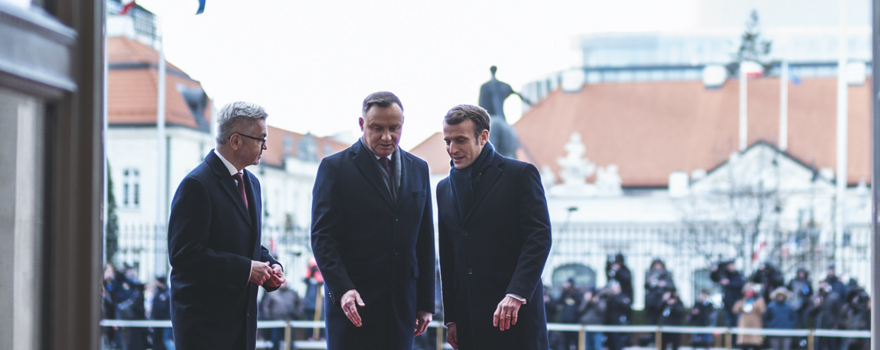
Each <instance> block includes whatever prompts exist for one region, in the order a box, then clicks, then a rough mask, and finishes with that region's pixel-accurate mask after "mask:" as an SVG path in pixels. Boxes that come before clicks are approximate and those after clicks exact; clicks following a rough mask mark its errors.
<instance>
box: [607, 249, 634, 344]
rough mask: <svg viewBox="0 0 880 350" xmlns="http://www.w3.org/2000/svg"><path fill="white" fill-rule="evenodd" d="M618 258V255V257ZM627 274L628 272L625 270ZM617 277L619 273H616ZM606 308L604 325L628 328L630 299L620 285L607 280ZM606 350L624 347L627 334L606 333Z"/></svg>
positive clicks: (630, 311)
mask: <svg viewBox="0 0 880 350" xmlns="http://www.w3.org/2000/svg"><path fill="white" fill-rule="evenodd" d="M618 256H620V255H618ZM626 271H627V272H629V270H628V269H627V270H626ZM618 275H619V273H618ZM606 295H607V296H608V297H607V299H606V300H607V302H608V308H607V309H606V311H605V324H606V325H610V326H628V325H630V324H631V322H630V320H631V319H632V298H631V297H629V296H627V295H626V294H625V293H623V288H622V287H621V286H620V283H617V281H615V280H609V282H608V287H607V288H606ZM606 336H607V337H608V349H609V350H621V349H623V347H624V346H626V338H627V337H628V336H629V333H608V334H606Z"/></svg>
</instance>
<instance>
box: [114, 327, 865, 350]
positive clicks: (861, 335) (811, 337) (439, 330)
mask: <svg viewBox="0 0 880 350" xmlns="http://www.w3.org/2000/svg"><path fill="white" fill-rule="evenodd" d="M100 325H101V327H133V328H135V327H136V328H161V327H164V328H169V327H171V321H146V320H145V321H122V320H102V321H101V324H100ZM257 328H259V329H271V328H275V329H278V328H283V329H284V342H283V343H282V347H281V349H285V350H288V349H291V347H290V346H289V345H294V346H295V348H296V349H326V348H327V346H326V343H325V342H324V341H313V340H294V331H295V330H296V329H304V330H305V331H307V332H310V331H312V330H314V329H319V328H324V322H314V321H259V322H258V323H257ZM547 329H548V330H549V331H551V332H553V331H556V332H577V333H578V350H584V349H586V334H587V333H588V332H598V333H628V334H653V335H654V339H655V341H654V345H655V347H656V349H657V350H662V349H663V343H662V342H661V341H660V339H661V335H662V334H663V333H673V334H681V335H686V334H714V335H719V336H721V337H720V339H719V340H718V341H716V342H715V343H714V344H715V345H716V346H717V347H721V348H725V349H727V350H730V349H731V348H732V347H733V341H732V340H733V339H732V337H733V335H734V334H737V335H739V334H750V335H764V336H784V337H805V338H806V339H807V346H806V350H815V349H816V337H837V338H845V339H865V338H867V339H870V338H871V332H869V331H841V330H832V329H790V330H779V329H762V328H726V327H658V326H588V325H578V324H559V323H550V324H548V325H547ZM429 332H433V333H434V334H432V336H433V338H434V342H433V344H431V345H432V346H433V347H430V346H429V347H428V348H427V349H432V350H437V349H451V348H452V347H450V346H449V344H446V335H445V328H444V327H443V325H442V324H441V323H440V322H437V321H433V322H431V323H430V325H429ZM271 345H272V344H270V343H268V342H266V341H260V342H259V344H258V348H267V347H271ZM646 349H647V348H646ZM105 350H106V349H105Z"/></svg>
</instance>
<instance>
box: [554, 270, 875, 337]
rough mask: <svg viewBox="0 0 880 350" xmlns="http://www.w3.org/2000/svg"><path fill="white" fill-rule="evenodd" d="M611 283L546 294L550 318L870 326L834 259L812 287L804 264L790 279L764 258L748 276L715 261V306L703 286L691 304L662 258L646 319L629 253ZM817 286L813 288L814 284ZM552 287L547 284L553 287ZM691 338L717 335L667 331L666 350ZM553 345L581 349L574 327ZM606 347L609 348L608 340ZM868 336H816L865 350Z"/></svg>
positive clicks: (863, 298)
mask: <svg viewBox="0 0 880 350" xmlns="http://www.w3.org/2000/svg"><path fill="white" fill-rule="evenodd" d="M605 274H606V277H607V281H608V284H607V285H606V286H605V287H602V288H597V287H595V286H585V287H581V288H578V287H576V286H575V281H574V279H569V280H568V281H567V282H565V283H564V284H563V286H562V291H561V293H559V296H558V297H555V298H554V297H553V296H551V293H550V292H546V293H545V296H544V299H545V305H546V308H547V310H546V312H547V318H548V321H549V322H558V323H570V324H583V325H615V326H616V325H633V324H646V325H660V326H695V327H712V326H731V327H738V328H764V329H777V330H786V329H805V328H814V329H837V330H869V329H870V297H869V296H868V294H867V293H866V292H865V290H864V289H863V288H862V287H860V286H859V285H858V283H857V282H856V281H855V280H850V281H849V282H848V283H844V282H843V281H842V280H841V279H840V277H839V276H838V275H837V274H836V269H835V266H834V264H831V265H828V269H827V275H826V277H825V278H824V279H822V280H820V281H818V283H817V284H815V285H814V284H813V281H812V280H811V278H810V272H809V271H808V270H807V269H805V268H798V269H797V271H796V274H795V275H794V276H793V278H791V279H790V280H789V281H788V282H787V283H786V280H785V276H784V274H783V273H782V271H780V270H779V269H778V268H777V267H776V266H774V264H773V263H771V262H764V263H761V264H760V265H759V266H758V268H757V269H756V270H755V271H754V272H753V273H751V274H750V275H748V276H746V275H744V274H743V273H742V272H740V271H739V270H737V269H736V265H735V264H734V263H733V262H732V261H724V262H720V263H718V264H715V265H714V266H712V268H711V274H710V277H711V279H712V281H714V282H715V283H717V285H718V287H719V289H720V291H721V301H722V302H721V305H715V303H713V301H712V300H713V298H712V291H711V290H708V289H702V290H700V291H699V293H698V296H697V297H696V300H694V301H693V304H692V305H693V306H692V307H690V308H687V307H685V304H684V303H683V302H682V300H681V298H680V296H679V292H678V288H677V287H676V285H675V281H674V280H673V278H672V272H670V271H668V270H667V269H666V265H665V263H664V262H663V260H661V259H655V260H654V261H652V262H651V264H650V266H649V267H648V271H647V272H646V274H645V285H644V288H645V289H644V290H645V293H644V317H639V321H638V322H636V321H635V320H634V318H633V310H632V303H633V282H632V281H633V278H632V271H631V270H630V269H629V267H627V265H626V264H625V260H624V257H623V255H621V254H617V255H616V256H614V257H613V258H611V259H609V261H608V263H607V264H606V268H605ZM814 286H815V289H814ZM547 290H548V291H549V288H547ZM682 340H684V341H686V342H688V343H689V344H690V345H691V346H692V347H694V348H706V349H708V348H709V347H710V346H713V344H715V341H716V339H714V337H713V334H711V333H695V334H687V335H684V334H680V333H663V334H662V337H661V340H660V341H661V342H662V347H663V348H664V349H666V348H670V347H671V348H672V349H673V350H676V349H678V348H679V346H680V345H681V343H682ZM550 341H551V348H552V349H557V350H560V349H565V350H570V349H576V348H577V341H578V335H577V333H576V332H554V333H553V334H551V337H550ZM654 342H655V339H654V335H653V334H650V335H645V336H641V337H639V336H633V335H632V334H626V333H605V334H603V333H601V332H587V335H586V342H585V345H586V349H588V350H600V349H602V348H603V346H604V347H607V348H608V349H609V350H620V349H621V348H623V347H624V346H626V345H627V344H638V345H642V346H648V345H651V346H655V345H653V344H652V343H654ZM733 342H734V344H735V346H736V347H739V348H742V349H760V348H771V349H774V350H789V349H792V348H805V346H806V344H807V340H806V338H805V337H789V336H764V335H751V334H744V335H741V336H736V335H734V337H733ZM603 344H604V345H603ZM868 346H869V339H866V338H836V337H817V338H816V349H817V350H855V349H867V347H868Z"/></svg>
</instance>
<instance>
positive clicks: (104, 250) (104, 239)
mask: <svg viewBox="0 0 880 350" xmlns="http://www.w3.org/2000/svg"><path fill="white" fill-rule="evenodd" d="M106 2H107V1H106V0H105V1H104V8H105V9H106V8H107V3H106ZM103 16H104V20H103V21H102V23H103V26H104V49H103V50H104V64H103V66H104V88H103V90H104V91H102V92H101V93H102V94H103V104H104V108H103V109H104V111H103V113H102V114H103V120H102V122H103V129H102V131H101V153H102V160H103V162H102V163H103V165H102V166H103V167H104V181H103V182H104V185H103V186H102V188H103V191H102V193H103V195H104V196H103V197H104V198H103V203H104V204H103V208H102V209H103V210H102V213H101V218H103V220H101V225H102V226H103V230H102V231H103V232H104V234H103V235H102V239H101V242H102V243H101V246H102V247H103V248H102V249H101V263H102V265H101V266H102V267H101V268H102V269H103V264H106V263H108V262H109V261H107V222H109V220H110V218H109V217H107V215H109V212H110V208H108V205H109V203H108V202H109V201H108V194H107V193H108V192H109V191H110V189H109V188H107V179H108V176H109V174H108V173H107V171H108V169H107V162H108V161H107V131H108V130H110V129H109V128H108V124H109V122H108V121H107V119H108V114H107V113H108V112H107V105H108V104H107V80H108V78H107V75H108V72H109V71H110V68H109V65H110V60H109V58H108V54H107V41H108V40H107V11H104V14H103Z"/></svg>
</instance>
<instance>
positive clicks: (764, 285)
mask: <svg viewBox="0 0 880 350" xmlns="http://www.w3.org/2000/svg"><path fill="white" fill-rule="evenodd" d="M749 282H752V283H755V284H757V285H760V286H761V291H762V292H763V295H762V297H764V300H771V298H770V292H772V291H774V290H776V288H779V287H782V286H784V285H785V276H783V275H782V272H780V271H779V269H777V268H776V266H774V265H773V263H772V262H771V261H766V262H763V263H761V265H760V266H758V270H756V271H755V273H754V274H752V276H751V277H750V278H749Z"/></svg>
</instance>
